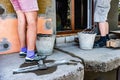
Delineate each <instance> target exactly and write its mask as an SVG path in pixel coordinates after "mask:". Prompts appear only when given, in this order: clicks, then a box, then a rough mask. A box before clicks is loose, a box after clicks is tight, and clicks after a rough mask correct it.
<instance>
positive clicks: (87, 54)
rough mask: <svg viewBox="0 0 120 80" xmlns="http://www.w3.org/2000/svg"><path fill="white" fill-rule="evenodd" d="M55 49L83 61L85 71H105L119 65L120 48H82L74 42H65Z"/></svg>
mask: <svg viewBox="0 0 120 80" xmlns="http://www.w3.org/2000/svg"><path fill="white" fill-rule="evenodd" d="M57 49H58V50H60V51H63V52H66V53H67V54H69V55H73V56H74V57H76V58H79V59H81V60H82V61H83V64H84V66H85V70H86V71H95V72H107V71H111V70H113V69H116V68H118V67H119V66H120V49H112V48H94V49H91V50H82V49H80V48H79V46H78V44H76V43H66V44H61V45H59V46H57Z"/></svg>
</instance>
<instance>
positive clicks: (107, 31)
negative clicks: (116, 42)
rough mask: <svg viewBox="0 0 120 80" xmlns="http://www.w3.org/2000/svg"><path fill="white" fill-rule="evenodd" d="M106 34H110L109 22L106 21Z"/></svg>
mask: <svg viewBox="0 0 120 80" xmlns="http://www.w3.org/2000/svg"><path fill="white" fill-rule="evenodd" d="M106 34H109V24H108V22H106Z"/></svg>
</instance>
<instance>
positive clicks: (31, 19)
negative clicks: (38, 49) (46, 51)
mask: <svg viewBox="0 0 120 80" xmlns="http://www.w3.org/2000/svg"><path fill="white" fill-rule="evenodd" d="M25 15H26V19H27V23H28V26H27V48H28V50H35V44H36V34H37V12H35V11H33V12H26V13H25Z"/></svg>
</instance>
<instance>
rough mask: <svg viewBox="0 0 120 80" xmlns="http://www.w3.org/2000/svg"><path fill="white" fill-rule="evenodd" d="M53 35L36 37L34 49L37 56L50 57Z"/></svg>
mask: <svg viewBox="0 0 120 80" xmlns="http://www.w3.org/2000/svg"><path fill="white" fill-rule="evenodd" d="M54 43H55V35H47V34H46V35H43V34H41V35H38V36H37V41H36V49H37V52H38V55H51V54H52V53H53V48H54Z"/></svg>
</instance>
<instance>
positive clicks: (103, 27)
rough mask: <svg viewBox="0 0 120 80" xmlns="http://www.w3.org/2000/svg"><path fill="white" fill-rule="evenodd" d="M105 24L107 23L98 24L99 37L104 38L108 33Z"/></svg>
mask: <svg viewBox="0 0 120 80" xmlns="http://www.w3.org/2000/svg"><path fill="white" fill-rule="evenodd" d="M106 24H107V22H100V23H99V30H100V34H101V36H106V34H107V33H108V26H107V25H106Z"/></svg>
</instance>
